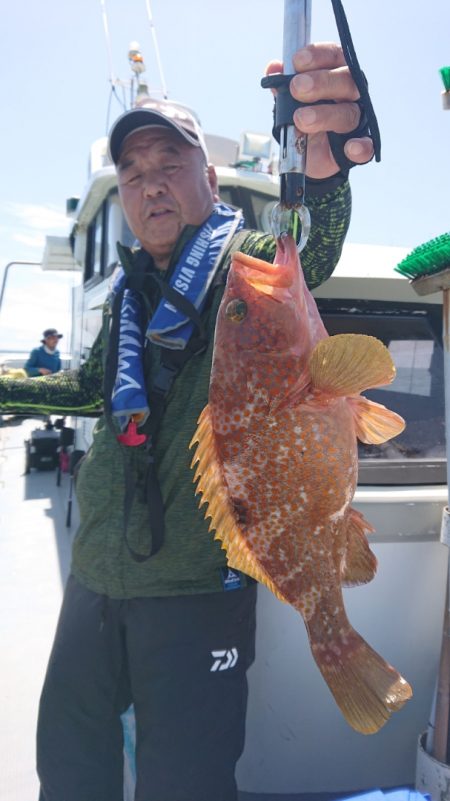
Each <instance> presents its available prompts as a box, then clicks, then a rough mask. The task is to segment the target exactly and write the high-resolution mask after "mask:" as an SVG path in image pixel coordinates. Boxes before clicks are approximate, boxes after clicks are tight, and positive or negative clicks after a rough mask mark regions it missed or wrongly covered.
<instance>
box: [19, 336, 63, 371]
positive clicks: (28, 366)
mask: <svg viewBox="0 0 450 801" xmlns="http://www.w3.org/2000/svg"><path fill="white" fill-rule="evenodd" d="M42 336H43V338H42V339H41V343H42V344H41V345H40V347H39V348H33V350H32V351H31V353H30V355H29V357H28V360H27V362H26V363H25V367H24V369H25V371H26V373H27V375H28V376H30V377H31V376H37V375H50V373H58V372H59V371H60V370H61V357H60V354H59V350H57V347H56V346H57V344H58V342H59V340H60V339H61V338H62V336H63V335H62V334H58V331H57V330H56V328H46V329H45V331H44V333H43V335H42Z"/></svg>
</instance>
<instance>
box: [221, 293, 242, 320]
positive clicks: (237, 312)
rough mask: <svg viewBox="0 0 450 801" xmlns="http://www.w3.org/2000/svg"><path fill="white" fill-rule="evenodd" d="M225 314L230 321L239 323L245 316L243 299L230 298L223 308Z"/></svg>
mask: <svg viewBox="0 0 450 801" xmlns="http://www.w3.org/2000/svg"><path fill="white" fill-rule="evenodd" d="M225 316H226V317H227V318H228V319H229V320H231V322H232V323H241V322H242V320H243V319H244V318H245V317H246V316H247V304H246V302H245V300H240V299H239V298H235V299H234V300H230V302H229V303H228V304H227V307H226V309H225Z"/></svg>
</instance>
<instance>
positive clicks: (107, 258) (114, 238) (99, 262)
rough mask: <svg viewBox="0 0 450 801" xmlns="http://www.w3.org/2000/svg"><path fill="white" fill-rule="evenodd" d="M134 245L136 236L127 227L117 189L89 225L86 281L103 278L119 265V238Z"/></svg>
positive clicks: (123, 242)
mask: <svg viewBox="0 0 450 801" xmlns="http://www.w3.org/2000/svg"><path fill="white" fill-rule="evenodd" d="M118 241H120V242H122V244H124V245H132V244H133V242H134V241H135V237H134V236H133V234H132V233H131V231H130V229H129V228H128V225H127V222H126V220H125V217H124V215H123V211H122V208H121V206H120V202H119V195H118V193H117V190H113V191H112V192H110V194H109V195H108V196H107V198H106V199H105V200H104V201H103V203H102V206H101V207H100V209H99V211H98V212H97V214H96V216H95V218H94V220H93V221H92V223H91V224H90V226H89V228H88V246H87V249H86V264H85V272H84V283H85V284H86V283H87V282H89V281H90V282H93V283H96V282H97V281H101V280H102V279H104V278H107V277H108V276H109V275H111V273H112V272H113V271H114V268H115V266H116V265H117V261H118V256H117V247H116V245H117V242H118Z"/></svg>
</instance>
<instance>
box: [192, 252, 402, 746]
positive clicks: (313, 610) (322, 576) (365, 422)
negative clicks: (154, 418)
mask: <svg viewBox="0 0 450 801" xmlns="http://www.w3.org/2000/svg"><path fill="white" fill-rule="evenodd" d="M394 377H395V367H394V365H393V363H392V360H391V357H390V354H389V351H388V350H387V348H386V347H385V346H384V345H383V344H382V343H381V342H380V341H379V340H378V339H375V338H374V337H370V336H363V335H359V334H339V335H337V336H328V334H327V332H326V330H325V327H324V325H323V323H322V320H321V318H320V315H319V311H318V309H317V306H316V304H315V301H314V299H313V297H312V295H311V294H310V292H309V290H308V288H307V286H306V284H305V281H304V278H303V272H302V270H301V267H300V264H299V259H298V254H297V248H296V246H295V242H294V240H293V239H292V237H290V236H283V237H282V238H281V239H280V240H279V241H278V247H277V252H276V256H275V262H274V264H269V263H267V262H265V261H261V260H260V259H256V258H253V257H251V256H246V255H243V254H242V253H236V254H235V255H234V257H233V261H232V266H231V269H230V274H229V277H228V281H227V286H226V289H225V293H224V296H223V299H222V302H221V306H220V309H219V313H218V318H217V326H216V334H215V342H214V356H213V365H212V372H211V384H210V392H209V402H208V405H207V406H206V407H205V409H204V410H203V412H202V414H201V416H200V418H199V423H198V428H197V431H196V434H195V436H194V438H193V440H192V443H191V447H193V446H194V445H196V451H195V456H194V459H193V462H192V465H193V466H195V477H194V481H197V482H198V483H197V492H198V493H201V501H200V504H201V505H202V504H204V503H207V504H208V506H207V509H206V512H205V517H209V518H211V523H210V530H211V531H213V530H214V531H215V538H216V539H218V540H221V542H222V547H223V548H224V549H225V550H226V552H227V559H228V564H229V565H230V567H234V568H236V569H238V570H242V571H243V572H245V573H247V574H249V575H250V576H253V577H254V578H255V579H257V581H259V582H261V583H263V584H265V585H266V586H267V587H268V588H269V589H270V590H271V591H272V592H273V593H274V594H275V595H276V596H277V598H279V599H281V600H282V601H285V602H287V603H289V604H292V606H293V607H294V608H295V609H297V610H298V611H299V612H300V613H301V615H302V616H303V619H304V621H305V625H306V628H307V631H308V635H309V640H310V645H311V650H312V653H313V655H314V659H315V660H316V662H317V665H318V666H319V668H320V670H321V672H322V675H323V677H324V679H325V681H326V682H327V684H328V686H329V688H330V690H331V692H332V693H333V696H334V698H335V700H336V703H337V704H338V706H339V707H340V709H341V711H342V713H343V714H344V716H345V718H346V720H347V721H348V723H349V724H350V725H351V726H353V728H355V729H356V730H357V731H360V732H362V733H364V734H369V733H373V732H376V731H378V729H380V728H381V726H383V724H384V723H386V721H387V720H388V718H389V717H390V715H391V713H392V712H394V711H396V710H398V709H400V708H401V707H402V706H403V704H404V703H405V701H407V700H408V699H409V698H410V697H411V695H412V691H411V687H410V686H409V684H408V683H407V682H406V681H405V679H403V678H402V677H401V676H400V674H399V673H398V672H397V671H396V670H395V669H394V668H393V667H392V666H391V665H389V664H388V663H387V662H385V660H384V659H382V658H381V657H380V656H379V655H378V654H377V653H376V652H375V651H374V650H373V649H372V648H371V647H370V646H369V645H368V644H367V643H366V642H365V641H364V640H363V638H362V637H361V636H360V635H359V634H358V633H357V632H356V631H355V630H354V629H353V628H352V626H351V625H350V623H349V621H348V618H347V615H346V613H345V609H344V602H343V596H342V587H343V586H344V587H350V586H355V585H358V584H364V583H366V582H368V581H370V580H371V579H372V578H373V577H374V575H375V572H376V566H377V562H376V558H375V556H374V554H373V553H372V551H371V550H370V548H369V545H368V542H367V539H366V534H367V533H370V532H372V531H373V530H374V529H373V528H372V526H371V525H370V523H368V522H367V521H366V520H365V519H364V517H363V516H362V515H361V514H360V513H359V512H358V511H356V510H355V509H352V507H351V505H350V504H351V501H352V498H353V495H354V492H355V489H356V484H357V476H358V454H357V438H358V439H360V440H361V441H362V442H366V443H377V444H379V443H381V442H385V441H386V440H388V439H390V438H391V437H393V436H396V435H397V434H399V433H400V432H401V431H402V430H403V428H404V421H403V420H402V418H401V417H399V415H397V414H395V413H394V412H391V411H389V410H388V409H386V408H385V407H384V406H382V405H380V404H377V403H373V402H372V401H370V400H368V399H367V398H365V397H363V396H361V395H360V393H361V392H362V391H363V390H365V389H368V388H369V387H377V386H382V385H385V384H389V383H390V382H391V381H392V380H393V379H394Z"/></svg>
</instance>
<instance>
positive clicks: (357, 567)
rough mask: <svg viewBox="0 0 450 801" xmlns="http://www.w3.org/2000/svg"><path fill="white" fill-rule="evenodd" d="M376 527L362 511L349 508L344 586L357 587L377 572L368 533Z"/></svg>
mask: <svg viewBox="0 0 450 801" xmlns="http://www.w3.org/2000/svg"><path fill="white" fill-rule="evenodd" d="M374 530H375V529H374V528H373V526H371V525H370V523H368V522H367V520H366V519H365V518H364V516H363V515H362V514H361V512H358V511H357V510H356V509H351V508H350V509H349V511H348V513H347V530H346V532H345V533H346V538H347V548H346V552H345V556H344V559H343V562H342V565H341V583H342V586H343V587H356V586H358V585H359V584H367V583H368V582H369V581H372V579H373V577H374V576H375V573H376V572H377V558H376V556H375V554H374V553H372V551H371V550H370V547H369V543H368V542H367V537H366V534H370V533H372V532H373V531H374Z"/></svg>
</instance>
